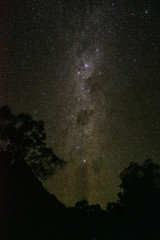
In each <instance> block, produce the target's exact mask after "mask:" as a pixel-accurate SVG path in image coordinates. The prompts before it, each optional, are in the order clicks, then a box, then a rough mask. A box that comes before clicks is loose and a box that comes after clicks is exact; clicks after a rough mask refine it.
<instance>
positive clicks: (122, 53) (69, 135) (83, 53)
mask: <svg viewBox="0 0 160 240" xmlns="http://www.w3.org/2000/svg"><path fill="white" fill-rule="evenodd" d="M158 9H159V6H158V3H157V2H156V1H152V3H151V1H125V0H122V1H84V2H83V3H82V2H80V1H48V2H47V3H46V2H45V1H40V0H39V1H24V2H23V4H22V3H21V2H20V1H15V2H14V3H10V4H9V3H8V4H4V6H3V10H4V11H3V14H2V16H3V21H2V24H1V25H2V29H3V32H4V34H3V38H2V53H3V54H1V55H2V56H5V58H4V61H3V62H4V64H3V71H1V73H3V89H4V90H3V94H2V104H9V105H10V106H11V107H12V109H13V111H15V112H17V113H19V112H26V113H29V114H31V115H32V116H33V117H34V118H36V119H42V120H44V121H45V125H46V131H47V136H48V137H47V143H48V144H49V145H50V146H51V147H53V149H54V151H55V153H56V154H57V156H59V157H60V158H62V159H64V160H65V161H66V162H67V165H66V167H65V168H64V169H62V170H61V171H60V172H59V173H58V174H56V175H54V176H52V177H50V178H49V179H48V180H47V181H46V182H45V183H44V186H45V187H46V188H47V189H48V190H49V191H50V192H51V193H54V194H55V195H56V196H57V197H58V199H59V200H60V201H62V202H63V203H64V204H66V205H74V204H75V203H76V201H79V200H81V199H84V198H85V199H87V200H88V201H89V203H100V204H101V205H102V207H103V208H105V206H106V204H107V202H108V201H113V200H114V199H116V193H117V191H119V189H118V185H119V178H118V175H119V174H120V172H121V171H122V170H123V169H124V167H126V166H128V164H129V162H131V161H137V162H142V161H144V160H145V159H147V158H152V159H153V160H155V161H159V157H158V156H159V144H160V137H159V134H158V132H159V130H160V124H159V120H160V119H159V104H160V98H159V89H160V84H159V69H160V68H159V58H158V49H159V43H160V41H159V36H160V34H159V29H160V28H159V23H160V16H159V12H160V11H158Z"/></svg>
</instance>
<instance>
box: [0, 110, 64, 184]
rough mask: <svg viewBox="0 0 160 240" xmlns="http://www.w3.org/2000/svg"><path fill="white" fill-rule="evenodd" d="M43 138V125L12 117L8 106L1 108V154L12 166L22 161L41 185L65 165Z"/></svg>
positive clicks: (39, 122) (24, 115) (19, 117)
mask: <svg viewBox="0 0 160 240" xmlns="http://www.w3.org/2000/svg"><path fill="white" fill-rule="evenodd" d="M45 138H46V134H45V130H44V122H43V121H36V120H33V119H32V118H31V116H30V115H28V114H19V115H15V114H13V113H12V112H11V110H10V108H9V107H8V106H3V107H1V108H0V152H1V153H2V152H5V154H7V155H8V157H9V159H10V161H11V163H12V164H14V162H15V161H21V160H25V161H26V162H27V164H28V165H29V166H30V167H31V169H32V170H33V172H34V173H35V175H36V176H37V177H38V178H39V179H40V180H41V181H44V180H45V179H46V178H47V177H48V176H50V175H52V174H53V173H54V172H55V171H56V170H58V169H59V167H62V166H63V165H64V161H62V160H60V159H59V158H58V157H56V155H55V154H54V153H53V150H52V149H51V148H49V147H47V146H46V142H45Z"/></svg>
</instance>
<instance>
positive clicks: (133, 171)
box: [107, 160, 160, 240]
mask: <svg viewBox="0 0 160 240" xmlns="http://www.w3.org/2000/svg"><path fill="white" fill-rule="evenodd" d="M120 179H121V180H122V183H121V184H120V187H121V188H122V189H123V191H122V192H120V193H118V201H117V202H115V203H108V205H107V213H108V214H109V222H110V224H111V229H112V239H117V238H116V237H118V236H119V239H154V240H155V239H156V240H158V239H160V233H159V228H160V166H159V165H158V164H156V163H153V162H152V161H151V160H146V161H145V162H144V163H143V164H142V165H139V164H138V163H130V165H129V167H128V168H125V169H124V171H123V172H122V173H121V174H120ZM113 236H114V237H113Z"/></svg>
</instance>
